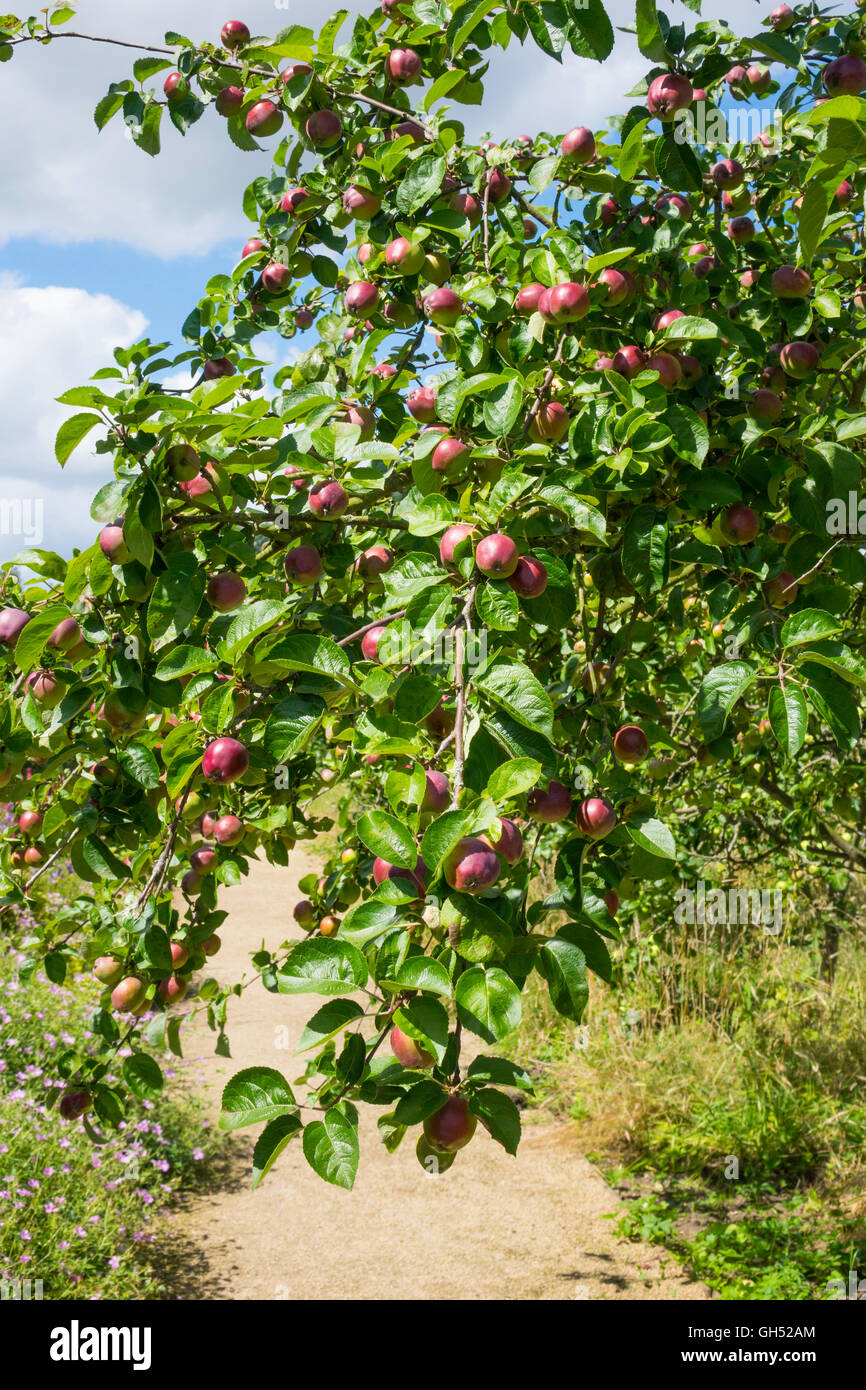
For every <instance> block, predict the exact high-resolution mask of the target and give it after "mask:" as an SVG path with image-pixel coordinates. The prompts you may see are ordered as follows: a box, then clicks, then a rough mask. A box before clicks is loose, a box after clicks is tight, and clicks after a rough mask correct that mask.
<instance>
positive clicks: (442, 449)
mask: <svg viewBox="0 0 866 1390" xmlns="http://www.w3.org/2000/svg"><path fill="white" fill-rule="evenodd" d="M470 452H471V451H470V449H469V446H468V445H467V444H464V443H463V441H462V440H460V439H455V438H454V437H453V436H452V435H445V437H444V438H443V439H441V440H440V441H439V443H438V444H437V445H436V448H435V449H434V450H433V455H432V458H431V460H430V467H431V468H432V469H433V471H434V473H447V472H448V470H449V468H451V465H452V464H454V463H460V462H461V461H462V460H463V459H465V458H468V457H469V454H470Z"/></svg>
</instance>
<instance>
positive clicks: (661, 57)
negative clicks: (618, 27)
mask: <svg viewBox="0 0 866 1390" xmlns="http://www.w3.org/2000/svg"><path fill="white" fill-rule="evenodd" d="M635 28H636V31H637V45H638V48H639V49H640V51H641V53H642V54H643V56H644V57H645V58H651V59H652V61H653V62H654V63H664V65H665V67H668V66H670V65H672V64H673V61H674V59H673V55H672V54H671V53H670V52H669V51H668V48H667V45H666V43H665V41H664V37H663V35H662V29H661V25H660V23H659V16H658V11H657V10H656V5H655V0H637V4H636V6H635Z"/></svg>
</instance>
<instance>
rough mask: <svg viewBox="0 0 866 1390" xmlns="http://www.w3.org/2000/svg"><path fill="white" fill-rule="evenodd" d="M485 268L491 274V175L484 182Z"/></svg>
mask: <svg viewBox="0 0 866 1390" xmlns="http://www.w3.org/2000/svg"><path fill="white" fill-rule="evenodd" d="M483 216H484V269H485V270H486V271H487V274H488V275H489V274H490V175H489V174H488V177H487V181H486V182H485V184H484V206H483Z"/></svg>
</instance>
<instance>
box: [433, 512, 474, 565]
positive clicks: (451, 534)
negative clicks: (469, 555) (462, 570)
mask: <svg viewBox="0 0 866 1390" xmlns="http://www.w3.org/2000/svg"><path fill="white" fill-rule="evenodd" d="M474 530H475V527H474V526H467V525H465V524H464V523H463V522H458V523H457V525H456V526H449V528H448V530H447V531H446V532H445V534H444V535H443V537H442V539H441V541H440V542H439V558H440V560H441V561H442V563H443V565H451V564H453V563H454V551H455V550H456V549H457V547H458V545H460V543H461V541H465V540H466V539H467V538H468V537H469V536H471V535H472V533H473V531H474Z"/></svg>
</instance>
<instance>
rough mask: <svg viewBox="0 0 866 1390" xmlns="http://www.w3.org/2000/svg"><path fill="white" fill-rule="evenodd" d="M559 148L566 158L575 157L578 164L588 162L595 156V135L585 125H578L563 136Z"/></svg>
mask: <svg viewBox="0 0 866 1390" xmlns="http://www.w3.org/2000/svg"><path fill="white" fill-rule="evenodd" d="M559 148H560V150H561V152H562V154H563V155H565V157H566V159H573V160H574V162H575V163H576V164H588V163H589V161H590V160H591V159H594V158H595V136H594V135H593V133H592V131H591V130H589V129H587V127H586V126H585V125H578V126H575V127H574V129H573V130H570V131H569V132H568V134H567V135H564V136H563V139H562V144H561V145H560V147H559Z"/></svg>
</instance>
